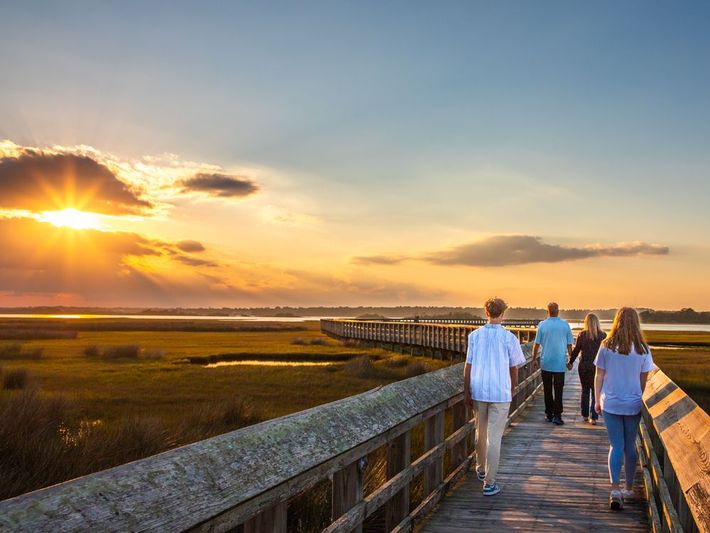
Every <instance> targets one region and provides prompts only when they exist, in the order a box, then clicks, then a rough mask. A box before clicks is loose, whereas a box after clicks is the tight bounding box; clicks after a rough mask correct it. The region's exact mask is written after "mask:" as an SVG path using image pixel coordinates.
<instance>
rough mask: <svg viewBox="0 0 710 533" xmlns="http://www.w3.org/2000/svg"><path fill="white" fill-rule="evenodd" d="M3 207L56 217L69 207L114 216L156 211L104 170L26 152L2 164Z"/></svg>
mask: <svg viewBox="0 0 710 533" xmlns="http://www.w3.org/2000/svg"><path fill="white" fill-rule="evenodd" d="M0 207H3V208H9V209H27V210H30V211H55V210H61V209H64V208H68V207H73V208H76V209H81V210H83V211H93V212H95V213H103V214H109V215H123V214H136V213H140V212H141V211H144V210H146V209H147V208H149V207H151V204H150V203H149V202H146V201H145V200H142V199H140V198H139V197H138V196H137V195H136V193H135V192H134V191H133V190H131V189H130V188H129V187H128V185H126V184H125V183H123V182H122V181H121V180H119V179H118V178H117V177H116V175H115V174H114V173H113V172H112V171H111V170H110V169H109V168H108V167H106V166H105V165H103V164H101V163H99V162H97V161H95V160H94V159H92V158H90V157H88V156H83V155H77V154H68V153H60V154H48V153H43V152H40V151H35V150H25V151H24V152H23V153H21V154H20V156H19V157H2V158H0Z"/></svg>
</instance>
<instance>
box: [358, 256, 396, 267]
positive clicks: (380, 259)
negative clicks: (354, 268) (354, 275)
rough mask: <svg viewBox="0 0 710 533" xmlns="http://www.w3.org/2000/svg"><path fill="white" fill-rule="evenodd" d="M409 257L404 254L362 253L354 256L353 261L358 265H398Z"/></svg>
mask: <svg viewBox="0 0 710 533" xmlns="http://www.w3.org/2000/svg"><path fill="white" fill-rule="evenodd" d="M407 259H408V258H407V257H405V256H403V255H361V256H358V257H353V258H352V262H353V263H357V264H358V265H397V264H399V263H402V262H404V261H406V260H407Z"/></svg>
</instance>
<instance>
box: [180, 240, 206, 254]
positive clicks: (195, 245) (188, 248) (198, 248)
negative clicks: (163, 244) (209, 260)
mask: <svg viewBox="0 0 710 533" xmlns="http://www.w3.org/2000/svg"><path fill="white" fill-rule="evenodd" d="M175 246H176V247H177V248H178V249H180V250H182V251H183V252H187V253H198V252H204V251H205V247H204V246H203V244H202V243H201V242H198V241H180V242H178V243H176V244H175Z"/></svg>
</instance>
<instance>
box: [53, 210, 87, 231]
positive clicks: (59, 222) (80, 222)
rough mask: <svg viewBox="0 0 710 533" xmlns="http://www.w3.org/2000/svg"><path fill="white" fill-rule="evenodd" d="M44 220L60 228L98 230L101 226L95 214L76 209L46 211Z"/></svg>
mask: <svg viewBox="0 0 710 533" xmlns="http://www.w3.org/2000/svg"><path fill="white" fill-rule="evenodd" d="M42 220H44V221H46V222H49V223H50V224H54V225H55V226H57V227H60V228H72V229H98V228H99V226H100V223H99V219H98V217H97V216H96V215H95V214H94V213H87V212H85V211H79V210H78V209H74V208H67V209H62V210H61V211H45V212H44V213H42Z"/></svg>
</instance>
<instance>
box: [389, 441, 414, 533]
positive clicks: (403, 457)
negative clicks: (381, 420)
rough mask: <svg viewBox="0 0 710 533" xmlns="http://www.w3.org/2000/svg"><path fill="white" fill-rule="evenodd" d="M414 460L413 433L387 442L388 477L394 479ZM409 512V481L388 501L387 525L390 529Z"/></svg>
mask: <svg viewBox="0 0 710 533" xmlns="http://www.w3.org/2000/svg"><path fill="white" fill-rule="evenodd" d="M411 462H412V433H411V431H407V432H405V433H403V434H402V435H400V436H399V437H397V438H396V439H394V440H392V441H390V442H389V443H388V444H387V479H392V478H393V477H394V476H396V475H397V474H399V473H400V472H401V471H402V470H404V469H405V468H407V467H408V466H409V465H410V464H411ZM408 514H409V483H407V484H406V485H405V486H404V488H402V489H401V490H400V491H399V492H398V493H397V494H395V495H394V496H393V497H392V499H391V500H390V501H389V502H387V505H386V509H385V526H386V529H387V531H390V530H391V529H392V528H393V527H394V526H396V525H397V524H399V523H400V522H401V521H402V520H403V519H404V517H405V516H407V515H408Z"/></svg>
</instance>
